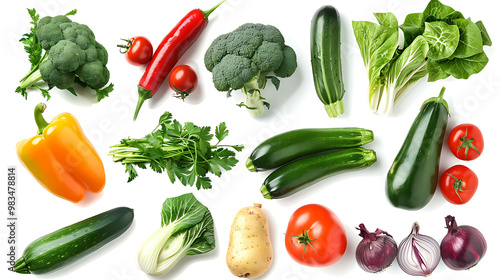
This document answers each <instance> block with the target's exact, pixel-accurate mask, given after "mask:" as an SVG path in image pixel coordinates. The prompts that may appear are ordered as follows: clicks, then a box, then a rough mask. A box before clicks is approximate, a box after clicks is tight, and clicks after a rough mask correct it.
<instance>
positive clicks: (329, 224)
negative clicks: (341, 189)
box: [285, 204, 347, 267]
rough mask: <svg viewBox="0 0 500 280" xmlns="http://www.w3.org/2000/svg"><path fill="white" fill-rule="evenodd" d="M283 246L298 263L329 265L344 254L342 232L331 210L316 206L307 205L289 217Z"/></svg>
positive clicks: (345, 242)
mask: <svg viewBox="0 0 500 280" xmlns="http://www.w3.org/2000/svg"><path fill="white" fill-rule="evenodd" d="M285 246H286V250H287V251H288V254H289V255H290V257H292V259H294V260H295V261H296V262H298V263H300V264H303V265H307V266H313V267H322V266H329V265H332V264H334V263H336V262H337V261H338V260H340V258H342V256H343V255H344V253H345V250H346V247H347V239H346V232H345V229H344V226H343V225H342V222H341V221H340V220H339V218H337V216H336V215H335V213H333V211H332V210H330V209H328V208H327V207H325V206H322V205H319V204H308V205H304V206H302V207H300V208H299V209H297V210H296V211H295V212H294V213H293V214H292V216H291V217H290V221H289V222H288V228H287V230H286V234H285Z"/></svg>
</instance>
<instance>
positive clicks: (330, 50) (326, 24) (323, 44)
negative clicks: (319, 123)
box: [311, 6, 344, 118]
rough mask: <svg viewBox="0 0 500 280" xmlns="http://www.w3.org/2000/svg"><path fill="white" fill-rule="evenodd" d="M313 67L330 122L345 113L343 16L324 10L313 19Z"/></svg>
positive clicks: (328, 7) (326, 7)
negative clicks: (341, 50) (341, 18)
mask: <svg viewBox="0 0 500 280" xmlns="http://www.w3.org/2000/svg"><path fill="white" fill-rule="evenodd" d="M311 64H312V70H313V79H314V86H315V88H316V93H317V95H318V97H319V99H320V100H321V102H323V104H324V105H325V109H326V112H327V113H328V116H329V117H330V118H336V117H337V116H338V115H341V114H343V113H344V102H343V101H342V98H343V97H344V82H343V81H342V65H341V63H340V15H339V13H338V11H337V9H335V8H334V7H332V6H323V7H322V8H320V9H319V10H318V11H317V12H316V13H315V14H314V16H313V19H312V26H311Z"/></svg>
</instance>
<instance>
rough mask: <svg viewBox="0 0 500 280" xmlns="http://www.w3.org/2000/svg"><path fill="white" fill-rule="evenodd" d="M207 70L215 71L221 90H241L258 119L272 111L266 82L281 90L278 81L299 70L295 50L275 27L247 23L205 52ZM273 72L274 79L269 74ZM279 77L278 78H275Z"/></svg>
mask: <svg viewBox="0 0 500 280" xmlns="http://www.w3.org/2000/svg"><path fill="white" fill-rule="evenodd" d="M204 60H205V67H206V68H207V69H208V71H210V72H212V80H213V83H214V86H215V88H216V89H217V90H219V91H227V92H228V96H230V93H231V91H233V90H239V89H241V90H242V91H243V92H244V93H245V95H246V102H245V103H243V102H242V103H240V104H239V105H238V106H240V107H246V108H247V109H248V110H249V112H250V115H251V116H253V117H256V116H258V115H260V114H262V113H263V112H264V107H267V108H268V109H269V107H270V104H269V103H268V102H266V101H265V98H264V97H263V96H262V94H261V91H262V90H263V89H264V88H265V86H266V83H267V80H268V79H270V80H271V82H272V83H273V84H274V86H275V87H276V90H278V88H279V82H280V81H279V79H278V78H277V77H280V78H287V77H290V76H291V75H292V74H293V73H294V72H295V69H296V68H297V57H296V55H295V51H294V50H293V49H292V48H291V47H289V46H287V45H285V39H284V38H283V35H282V34H281V32H280V31H279V30H278V29H277V28H276V27H274V26H271V25H263V24H253V23H247V24H244V25H242V26H240V27H238V28H237V29H236V30H234V31H232V32H230V33H227V34H223V35H221V36H219V37H217V38H216V39H215V40H214V41H213V42H212V44H211V45H210V47H209V48H208V50H207V51H206V53H205V58H204ZM272 72H274V75H275V76H272V75H270V73H272ZM276 76H277V77H276Z"/></svg>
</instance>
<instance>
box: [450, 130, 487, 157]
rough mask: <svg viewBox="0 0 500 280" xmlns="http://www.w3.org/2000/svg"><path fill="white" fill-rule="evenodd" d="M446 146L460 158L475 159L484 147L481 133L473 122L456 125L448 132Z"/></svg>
mask: <svg viewBox="0 0 500 280" xmlns="http://www.w3.org/2000/svg"><path fill="white" fill-rule="evenodd" d="M448 147H449V148H450V150H451V152H452V153H453V154H454V155H455V156H456V157H457V158H459V159H461V160H473V159H476V158H478V157H479V156H480V155H481V153H482V152H483V149H484V140H483V134H482V133H481V130H479V128H478V127H477V126H475V125H473V124H469V123H464V124H461V125H458V126H456V127H455V128H454V129H453V130H452V131H451V132H450V136H449V137H448Z"/></svg>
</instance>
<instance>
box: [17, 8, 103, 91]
mask: <svg viewBox="0 0 500 280" xmlns="http://www.w3.org/2000/svg"><path fill="white" fill-rule="evenodd" d="M32 11H33V12H34V10H32ZM75 12H76V10H74V11H72V12H70V13H68V14H67V15H72V14H74V13H75ZM30 15H31V12H30ZM67 15H60V16H55V17H44V18H42V19H40V20H39V21H38V22H36V21H35V20H36V18H37V17H35V18H33V17H32V19H33V20H34V23H33V24H34V26H35V28H32V32H33V33H34V34H28V35H25V36H27V37H29V36H35V35H36V39H37V40H38V43H39V44H40V47H41V48H42V49H44V50H45V54H44V55H43V57H41V58H40V59H39V61H38V62H37V63H36V64H35V63H34V62H33V61H32V69H33V71H32V73H30V75H27V76H26V77H25V78H24V79H23V80H22V82H21V85H20V87H18V89H17V90H16V91H17V92H21V94H23V95H25V96H26V89H27V88H29V87H35V88H38V89H40V90H41V91H42V93H45V95H46V96H47V98H49V97H50V96H49V95H48V94H46V93H47V91H46V90H42V89H41V88H40V87H37V86H34V84H35V83H36V82H37V81H38V80H40V79H43V80H44V81H45V82H47V83H48V84H49V89H50V88H52V87H54V86H55V87H57V88H59V89H67V90H69V91H70V92H71V93H73V94H75V91H74V89H73V88H72V85H73V84H74V83H78V84H80V85H82V86H88V87H90V88H92V89H94V90H95V91H96V93H97V99H98V101H99V100H101V99H102V98H104V97H106V96H108V93H109V92H111V91H112V89H113V86H112V84H111V85H110V86H108V87H106V88H103V87H104V86H106V84H107V83H108V82H109V70H108V68H107V67H106V64H107V63H108V52H107V51H106V49H105V48H104V47H103V46H102V45H101V44H99V43H98V42H97V41H96V40H95V35H94V32H92V30H91V29H90V28H89V27H88V26H87V25H85V24H80V23H77V22H73V21H71V20H70V19H69V18H68V17H67ZM33 29H34V31H33ZM35 70H37V71H35Z"/></svg>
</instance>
